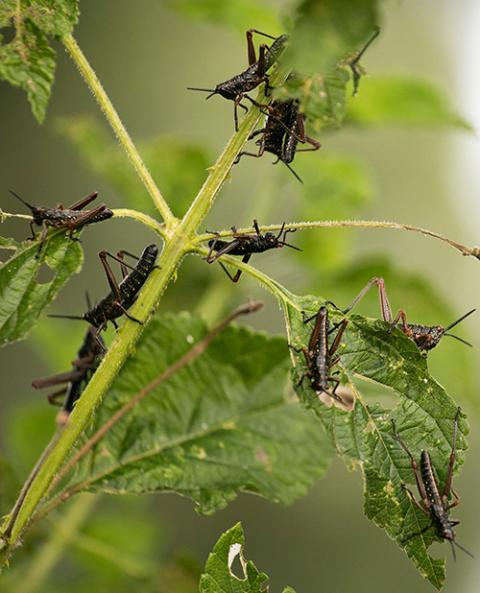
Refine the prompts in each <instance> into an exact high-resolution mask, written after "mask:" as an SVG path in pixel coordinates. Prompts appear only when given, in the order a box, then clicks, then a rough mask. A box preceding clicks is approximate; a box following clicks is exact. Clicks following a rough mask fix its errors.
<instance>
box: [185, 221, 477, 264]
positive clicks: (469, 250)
mask: <svg viewBox="0 0 480 593" xmlns="http://www.w3.org/2000/svg"><path fill="white" fill-rule="evenodd" d="M285 226H286V227H288V228H290V229H317V228H373V229H394V230H400V231H411V232H413V233H419V234H421V235H425V236H427V237H433V238H434V239H438V240H440V241H443V242H444V243H448V244H449V245H451V246H452V247H453V248H454V249H456V250H457V251H460V253H461V254H462V255H471V256H473V257H476V258H477V259H480V247H468V246H467V245H463V244H462V243H458V242H457V241H453V240H452V239H449V238H448V237H445V235H441V234H440V233H435V232H434V231H430V230H429V229H424V228H421V227H417V226H413V225H411V224H403V223H401V222H389V221H386V220H319V221H312V222H291V223H290V222H288V223H286V224H285ZM281 228H282V225H281V224H273V225H269V226H261V227H260V230H261V231H262V232H268V231H278V230H280V229H281ZM236 232H237V233H251V232H252V229H251V228H245V229H239V230H237V231H236ZM232 235H233V232H232V230H228V231H227V230H225V231H220V232H219V233H218V234H215V235H213V234H212V233H205V234H203V235H199V236H198V237H196V238H195V243H201V242H203V241H208V240H209V239H214V238H215V237H231V236H232Z"/></svg>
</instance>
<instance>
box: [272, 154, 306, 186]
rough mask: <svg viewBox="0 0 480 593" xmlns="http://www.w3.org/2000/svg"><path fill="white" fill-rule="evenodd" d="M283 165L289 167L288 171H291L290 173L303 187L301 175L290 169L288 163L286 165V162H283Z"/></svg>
mask: <svg viewBox="0 0 480 593" xmlns="http://www.w3.org/2000/svg"><path fill="white" fill-rule="evenodd" d="M279 160H281V159H279ZM277 162H278V161H277ZM282 163H283V164H284V165H285V167H287V169H288V170H289V171H290V173H292V175H293V176H294V177H295V178H296V179H298V181H300V183H301V184H302V185H303V181H302V178H301V177H300V175H299V174H298V173H296V172H295V171H294V170H293V169H292V167H290V165H289V164H288V163H286V162H285V161H282Z"/></svg>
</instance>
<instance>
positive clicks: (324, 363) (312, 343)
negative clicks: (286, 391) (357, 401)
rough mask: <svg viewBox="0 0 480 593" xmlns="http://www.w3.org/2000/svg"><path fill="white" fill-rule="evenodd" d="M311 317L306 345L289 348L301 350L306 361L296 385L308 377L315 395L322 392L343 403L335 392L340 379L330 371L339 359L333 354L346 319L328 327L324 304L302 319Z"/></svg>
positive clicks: (339, 340)
mask: <svg viewBox="0 0 480 593" xmlns="http://www.w3.org/2000/svg"><path fill="white" fill-rule="evenodd" d="M312 319H315V325H314V328H313V331H312V334H311V336H310V340H309V342H308V347H307V348H305V347H302V348H295V347H294V346H292V345H290V348H291V349H292V350H294V351H295V352H303V355H304V356H305V362H306V363H307V371H306V372H305V373H303V375H302V376H301V377H300V379H299V380H298V382H297V385H296V386H297V387H299V386H300V385H302V383H303V381H304V380H305V378H308V379H310V384H311V387H312V389H313V390H314V391H315V393H316V394H317V395H319V396H320V395H321V394H322V393H326V394H327V395H329V396H330V397H331V398H333V399H334V400H336V401H337V402H339V403H341V404H345V402H344V401H343V400H342V398H341V397H340V396H338V395H337V394H336V390H337V388H338V386H339V385H340V381H339V379H336V378H335V377H334V376H333V374H331V373H330V371H331V369H332V367H333V366H334V365H336V364H337V362H338V361H339V360H340V357H339V356H335V352H336V351H337V350H338V347H339V345H340V342H341V340H342V337H343V333H344V331H345V328H346V327H347V325H348V319H344V320H343V321H341V322H340V323H339V324H336V325H334V326H333V327H332V328H330V323H329V320H328V309H327V307H326V306H324V305H323V306H321V307H320V309H319V310H318V312H317V313H315V315H313V316H312V317H308V318H307V319H304V323H308V322H309V321H312ZM337 330H338V331H337ZM334 331H337V333H336V335H335V338H334V339H333V342H332V344H331V345H329V343H328V337H329V335H330V334H331V333H333V332H334ZM331 383H333V384H334V387H333V389H331V390H330V384H331Z"/></svg>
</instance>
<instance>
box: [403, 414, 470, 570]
mask: <svg viewBox="0 0 480 593" xmlns="http://www.w3.org/2000/svg"><path fill="white" fill-rule="evenodd" d="M460 413H461V410H460V408H457V412H456V414H455V418H454V420H453V438H452V451H451V453H450V459H449V462H448V468H447V477H446V479H445V484H444V486H443V489H442V490H440V486H439V484H438V479H437V476H436V473H435V470H434V468H433V465H432V460H431V458H430V455H429V453H428V451H422V452H421V453H420V468H419V467H418V465H417V462H416V460H415V458H414V456H413V455H412V453H411V452H410V450H409V449H408V447H407V446H406V444H405V443H404V442H403V440H402V438H401V437H400V435H399V434H398V431H397V427H396V424H395V421H394V420H393V419H392V426H393V434H394V435H395V438H396V439H397V441H398V442H399V444H400V446H401V447H402V449H403V450H404V451H405V453H406V454H407V455H408V457H409V458H410V464H411V466H412V470H413V473H414V476H415V482H416V484H417V488H418V493H419V495H420V501H418V500H417V499H416V498H415V495H414V494H413V492H412V491H411V490H410V489H409V488H408V487H407V486H406V485H405V484H403V483H402V488H403V489H404V491H405V493H406V494H407V496H408V497H409V499H410V500H411V501H412V503H413V504H414V505H415V506H416V507H417V508H418V509H420V510H421V511H422V513H423V514H424V515H427V516H428V517H429V518H430V523H429V524H428V525H427V526H426V527H424V528H423V529H422V530H421V531H418V532H417V533H412V534H411V535H409V536H408V537H407V539H405V540H403V542H402V544H405V543H406V542H408V541H409V540H411V539H412V538H414V537H418V536H419V535H422V534H424V533H425V532H426V531H428V530H429V529H431V528H432V527H433V528H434V530H435V533H436V534H437V536H438V537H440V538H441V539H443V540H447V541H449V542H450V545H451V546H452V553H453V559H454V560H455V559H456V553H455V546H456V547H457V548H459V549H460V550H462V551H463V552H465V553H466V554H468V555H469V556H471V557H472V558H473V555H472V554H471V553H470V552H469V551H468V550H466V549H465V548H464V547H463V546H461V545H460V544H459V543H457V542H456V541H455V532H454V530H453V528H454V527H455V525H458V524H459V523H460V521H456V520H452V519H450V518H449V514H450V509H451V508H453V507H455V506H457V505H458V503H459V502H460V498H459V496H458V494H457V493H456V492H455V490H453V488H452V476H453V467H454V465H455V458H456V445H457V443H456V441H457V432H458V419H459V417H460ZM452 495H453V501H452V502H450V499H451V497H452Z"/></svg>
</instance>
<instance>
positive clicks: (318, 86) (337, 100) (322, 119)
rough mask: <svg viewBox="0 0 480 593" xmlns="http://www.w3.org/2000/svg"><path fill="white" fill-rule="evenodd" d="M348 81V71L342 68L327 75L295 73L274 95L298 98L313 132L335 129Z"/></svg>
mask: <svg viewBox="0 0 480 593" xmlns="http://www.w3.org/2000/svg"><path fill="white" fill-rule="evenodd" d="M349 80H350V73H349V69H348V68H347V67H346V66H342V65H340V66H338V67H337V68H335V69H334V70H332V71H330V72H329V73H327V74H314V75H311V76H310V75H300V74H297V73H296V74H295V75H294V76H291V77H289V78H288V80H287V82H286V83H285V85H284V86H283V87H282V88H280V89H278V90H276V91H275V93H274V94H275V96H276V97H278V98H279V99H288V98H293V99H298V100H299V101H300V108H301V111H302V113H304V114H305V115H306V117H307V121H308V125H309V127H311V128H312V129H313V130H316V131H317V132H318V131H319V130H323V129H330V128H334V129H338V128H339V127H340V126H341V125H342V123H343V119H344V117H345V110H346V107H347V84H348V82H349Z"/></svg>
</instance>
